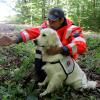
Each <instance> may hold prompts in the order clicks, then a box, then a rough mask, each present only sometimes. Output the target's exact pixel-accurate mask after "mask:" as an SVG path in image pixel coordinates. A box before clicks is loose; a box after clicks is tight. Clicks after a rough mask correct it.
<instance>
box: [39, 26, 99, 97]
mask: <svg viewBox="0 0 100 100" xmlns="http://www.w3.org/2000/svg"><path fill="white" fill-rule="evenodd" d="M37 42H38V46H40V47H42V53H43V55H42V60H43V61H46V62H47V63H46V65H44V66H43V67H42V69H43V70H44V71H45V72H46V74H47V76H46V78H45V80H44V81H43V82H42V83H38V85H39V86H43V85H45V84H47V83H48V86H47V89H46V90H45V91H44V92H43V93H41V94H40V96H44V95H46V94H48V93H51V92H53V91H54V90H56V89H57V88H60V87H61V86H63V82H65V83H66V84H68V85H72V86H73V87H74V88H75V89H79V88H96V84H97V82H96V81H88V80H87V77H86V74H85V73H84V72H83V71H82V69H81V68H80V67H79V65H78V64H77V63H76V62H75V60H74V59H72V58H71V57H70V56H68V57H66V56H63V55H62V54H57V55H52V56H51V55H47V54H46V50H47V49H48V48H50V47H51V46H55V47H61V46H62V44H61V42H60V40H59V37H58V35H57V33H56V31H54V30H52V29H50V28H46V29H43V30H42V31H41V34H40V36H39V38H37ZM59 60H60V61H63V60H65V62H66V61H67V60H69V61H70V62H71V64H72V65H70V66H74V70H73V71H72V73H70V74H69V75H68V77H67V79H66V74H65V72H64V70H63V68H62V67H61V64H60V63H55V64H52V63H50V62H55V61H59ZM70 66H69V67H70ZM66 67H68V66H67V64H66ZM65 79H66V80H65Z"/></svg>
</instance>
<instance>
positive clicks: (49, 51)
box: [46, 46, 62, 55]
mask: <svg viewBox="0 0 100 100" xmlns="http://www.w3.org/2000/svg"><path fill="white" fill-rule="evenodd" d="M61 52H62V48H61V47H56V46H51V47H50V48H49V49H47V50H46V53H47V54H48V55H56V54H60V53H61Z"/></svg>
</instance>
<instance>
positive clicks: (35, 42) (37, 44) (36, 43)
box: [33, 40, 45, 47]
mask: <svg viewBox="0 0 100 100" xmlns="http://www.w3.org/2000/svg"><path fill="white" fill-rule="evenodd" d="M33 42H34V44H35V45H36V46H39V47H45V46H44V45H40V44H39V43H38V40H34V41H33Z"/></svg>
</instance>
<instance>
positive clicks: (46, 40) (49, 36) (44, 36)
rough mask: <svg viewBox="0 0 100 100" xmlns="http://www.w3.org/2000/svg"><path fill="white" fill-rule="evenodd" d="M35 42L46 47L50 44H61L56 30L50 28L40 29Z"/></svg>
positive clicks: (59, 45) (58, 45)
mask: <svg viewBox="0 0 100 100" xmlns="http://www.w3.org/2000/svg"><path fill="white" fill-rule="evenodd" d="M35 44H36V45H37V46H41V47H46V48H49V47H50V46H56V47H61V46H62V44H61V42H60V39H59V37H58V35H57V32H56V31H55V30H53V29H51V28H46V29H42V30H41V32H40V36H39V37H38V38H37V39H36V40H35Z"/></svg>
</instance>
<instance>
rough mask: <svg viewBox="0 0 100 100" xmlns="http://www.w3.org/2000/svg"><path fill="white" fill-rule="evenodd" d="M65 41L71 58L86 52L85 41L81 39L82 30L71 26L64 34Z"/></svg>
mask: <svg viewBox="0 0 100 100" xmlns="http://www.w3.org/2000/svg"><path fill="white" fill-rule="evenodd" d="M66 39H67V40H68V45H66V46H67V47H68V49H69V53H70V55H72V56H74V57H75V56H77V55H78V54H83V53H84V52H85V51H86V47H87V46H86V41H85V39H84V37H83V33H82V30H81V28H80V27H79V26H75V25H72V26H71V27H69V28H68V30H67V32H66Z"/></svg>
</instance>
